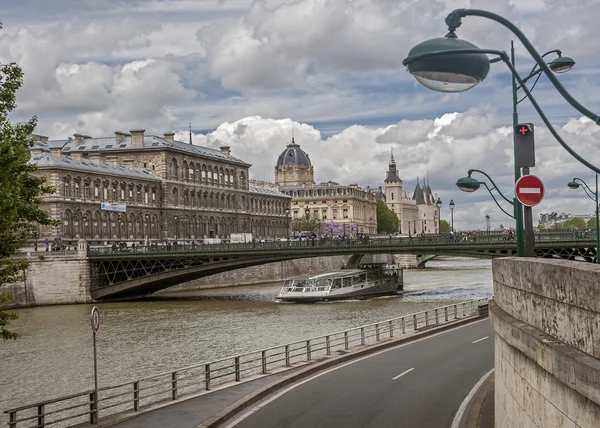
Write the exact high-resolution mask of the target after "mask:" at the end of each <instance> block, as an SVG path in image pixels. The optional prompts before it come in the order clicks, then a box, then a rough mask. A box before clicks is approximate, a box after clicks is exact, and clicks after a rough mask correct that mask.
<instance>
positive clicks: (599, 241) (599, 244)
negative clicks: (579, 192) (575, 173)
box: [567, 174, 600, 263]
mask: <svg viewBox="0 0 600 428" xmlns="http://www.w3.org/2000/svg"><path fill="white" fill-rule="evenodd" d="M578 181H579V182H581V184H579V183H578ZM581 185H583V187H582V188H583V190H584V191H585V194H586V195H587V196H588V198H590V199H591V200H593V201H594V202H595V203H596V227H595V229H596V263H600V257H599V254H598V250H599V249H600V228H599V227H598V226H600V225H599V224H598V174H596V191H595V192H592V189H590V186H588V184H587V183H586V182H585V180H583V179H581V178H577V177H575V178H574V179H573V181H571V182H569V183H568V184H567V186H569V188H570V189H578V188H579V186H581Z"/></svg>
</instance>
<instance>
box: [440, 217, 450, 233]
mask: <svg viewBox="0 0 600 428" xmlns="http://www.w3.org/2000/svg"><path fill="white" fill-rule="evenodd" d="M449 232H450V223H448V222H447V221H446V220H440V233H449Z"/></svg>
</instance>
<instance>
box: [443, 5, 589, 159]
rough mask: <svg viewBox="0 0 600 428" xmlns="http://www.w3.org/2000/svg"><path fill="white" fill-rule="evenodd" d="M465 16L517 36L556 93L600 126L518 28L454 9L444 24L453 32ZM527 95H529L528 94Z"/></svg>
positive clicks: (487, 14) (474, 11)
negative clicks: (482, 19) (496, 25)
mask: <svg viewBox="0 0 600 428" xmlns="http://www.w3.org/2000/svg"><path fill="white" fill-rule="evenodd" d="M466 16H480V17H482V18H488V19H491V20H493V21H496V22H498V23H499V24H502V25H504V26H505V27H506V28H508V29H509V30H510V31H511V32H512V33H513V34H514V35H515V36H517V38H518V39H519V40H520V41H521V43H523V46H525V49H527V51H528V52H529V54H530V55H531V56H532V57H533V59H534V60H535V62H537V64H538V66H539V67H540V69H541V70H542V71H543V72H544V73H545V74H546V76H547V77H548V80H550V82H552V84H553V85H554V87H555V88H556V89H557V90H558V92H559V93H560V94H561V95H562V97H563V98H564V99H565V100H566V101H567V102H568V103H569V104H571V105H572V106H573V107H574V108H575V109H577V110H578V111H579V112H580V113H581V114H583V115H584V116H586V117H588V118H590V119H591V120H593V121H594V122H595V123H596V124H597V125H600V116H599V115H597V114H595V113H593V112H592V111H591V110H588V109H587V108H586V107H584V106H583V105H582V104H580V103H579V102H578V101H577V100H576V99H575V98H573V96H572V95H571V94H570V93H569V92H568V91H567V90H566V89H565V88H564V86H563V85H562V84H561V83H560V81H559V80H558V79H557V78H556V76H555V75H554V73H553V72H552V70H550V67H548V65H547V64H546V63H545V62H544V60H543V59H542V57H541V55H540V54H539V53H538V51H537V50H536V49H535V48H534V47H533V45H532V44H531V42H530V41H529V39H527V37H526V36H525V34H523V32H522V31H521V30H519V28H517V27H516V26H515V25H514V24H513V23H512V22H510V21H509V20H508V19H506V18H504V17H502V16H500V15H497V14H495V13H492V12H488V11H486V10H479V9H456V10H454V11H453V12H450V14H449V15H448V16H447V17H446V24H448V27H449V28H450V29H451V30H454V29H456V28H458V27H460V25H461V24H462V20H461V18H463V17H466ZM505 62H506V61H505ZM511 65H512V64H511ZM511 70H512V67H511ZM513 73H516V71H513ZM518 80H519V84H520V85H521V86H522V87H523V90H524V91H525V92H529V90H527V88H526V87H525V86H523V85H524V83H525V82H523V80H522V79H521V78H518ZM527 95H529V93H528V94H527ZM529 96H530V95H529ZM579 160H580V159H579ZM580 161H581V160H580ZM592 169H594V168H592ZM594 170H595V169H594ZM595 171H596V170H595Z"/></svg>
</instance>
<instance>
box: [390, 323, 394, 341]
mask: <svg viewBox="0 0 600 428" xmlns="http://www.w3.org/2000/svg"><path fill="white" fill-rule="evenodd" d="M392 337H394V323H393V322H392V321H390V339H391V338H392Z"/></svg>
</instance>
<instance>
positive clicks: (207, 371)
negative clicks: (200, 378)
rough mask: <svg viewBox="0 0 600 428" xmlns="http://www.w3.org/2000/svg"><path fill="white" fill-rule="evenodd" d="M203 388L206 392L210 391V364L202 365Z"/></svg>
mask: <svg viewBox="0 0 600 428" xmlns="http://www.w3.org/2000/svg"><path fill="white" fill-rule="evenodd" d="M204 387H205V389H206V390H207V391H208V390H209V389H210V364H205V365H204Z"/></svg>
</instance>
